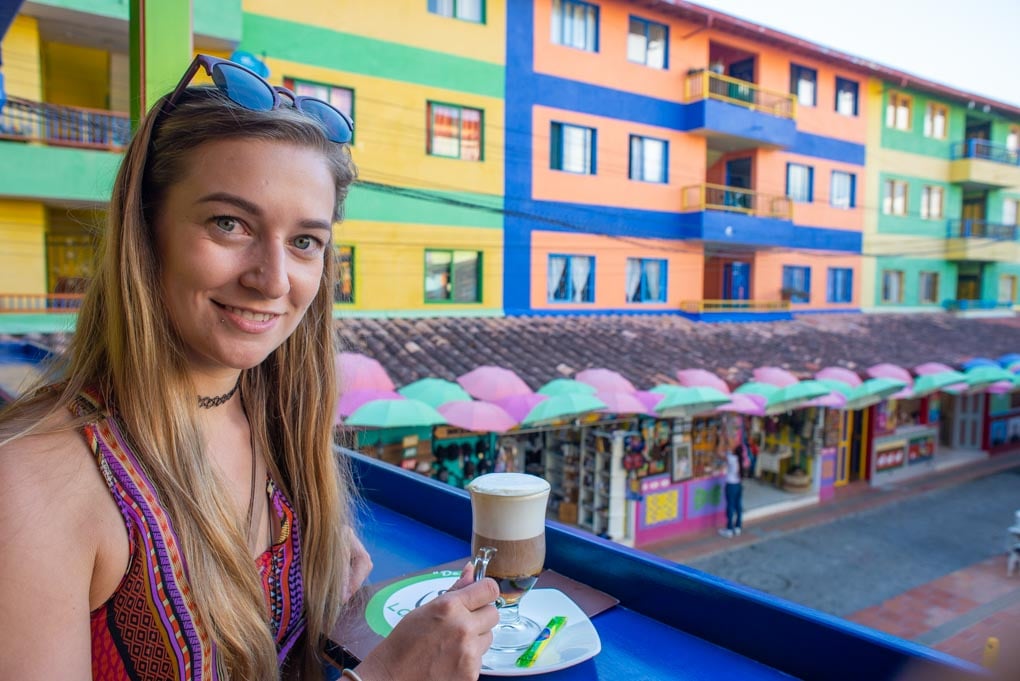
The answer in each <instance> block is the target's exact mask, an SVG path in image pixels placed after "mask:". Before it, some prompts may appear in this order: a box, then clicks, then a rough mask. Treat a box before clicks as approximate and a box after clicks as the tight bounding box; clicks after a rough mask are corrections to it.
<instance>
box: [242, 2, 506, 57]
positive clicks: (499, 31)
mask: <svg viewBox="0 0 1020 681" xmlns="http://www.w3.org/2000/svg"><path fill="white" fill-rule="evenodd" d="M243 8H244V11H245V12H251V13H254V14H262V15H265V16H269V17H275V18H277V19H284V20H286V21H293V22H297V23H301V24H309V25H312V26H319V27H321V28H326V29H329V30H332V31H340V32H343V33H351V34H354V35H359V36H363V37H366V38H375V39H377V40H385V41H387V42H392V43H398V44H401V45H409V46H411V47H420V48H424V49H427V50H435V51H437V52H445V53H447V54H455V55H460V56H463V57H469V58H471V59H477V60H480V61H487V62H492V63H496V64H503V63H505V61H506V50H505V45H506V2H505V0H486V1H485V23H484V24H475V23H473V22H470V21H461V20H458V19H450V18H448V17H441V16H439V15H436V14H431V13H430V12H429V11H428V3H427V2H426V1H425V0H385V1H384V2H368V1H366V0H302V2H280V0H243ZM338 39H340V38H339V37H338Z"/></svg>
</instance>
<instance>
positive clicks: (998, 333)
mask: <svg viewBox="0 0 1020 681" xmlns="http://www.w3.org/2000/svg"><path fill="white" fill-rule="evenodd" d="M338 324H339V328H340V335H341V338H342V342H343V344H344V346H345V349H348V350H352V351H356V352H362V353H365V354H367V355H370V356H372V357H375V358H376V359H377V360H379V361H380V362H381V363H382V364H383V366H385V367H386V370H387V371H388V372H389V374H390V376H391V377H392V378H393V381H394V382H395V383H397V384H398V385H404V384H407V383H410V382H411V381H415V380H417V379H419V378H424V377H427V376H435V377H437V378H445V379H449V380H453V379H455V378H456V377H457V376H459V375H460V374H463V373H466V372H468V371H470V370H471V369H473V368H475V367H476V366H478V365H481V364H496V365H499V366H503V367H506V368H508V369H512V370H514V371H515V372H516V373H517V374H518V375H520V377H521V378H523V379H524V380H525V382H527V383H528V385H530V386H531V387H532V388H533V389H537V388H539V387H540V386H541V385H542V384H543V383H546V382H547V381H549V380H552V379H553V378H558V377H563V376H572V375H573V374H575V373H577V372H578V371H581V370H582V369H587V368H591V367H606V368H609V369H614V370H616V371H618V372H620V373H621V374H623V375H624V376H625V377H626V378H628V379H630V381H632V382H633V383H634V384H635V385H637V386H638V387H639V388H649V387H651V386H653V385H655V384H656V383H660V382H663V381H673V380H674V374H675V372H676V371H677V370H678V369H685V368H695V367H701V368H705V369H710V370H712V371H715V372H716V373H717V374H719V375H720V376H722V377H723V378H724V379H726V380H727V381H729V382H730V383H731V384H732V385H736V384H739V383H741V382H743V381H745V380H748V379H749V378H750V374H751V370H752V369H753V368H755V367H758V366H764V365H776V366H781V367H784V368H787V369H789V370H791V371H793V372H794V373H797V374H799V375H802V376H803V377H808V376H809V375H810V374H811V373H813V372H814V371H817V370H818V369H820V368H822V367H824V366H829V365H836V366H844V367H847V368H850V369H855V370H858V371H860V370H863V369H864V368H866V367H868V366H871V365H872V364H877V363H879V362H891V363H893V364H898V365H901V366H905V367H912V366H915V365H917V364H920V363H922V362H927V361H936V362H943V363H946V364H949V365H958V364H960V363H961V362H963V361H965V360H967V359H969V358H971V357H976V356H987V357H992V358H994V357H998V356H1000V355H1002V354H1005V353H1007V352H1020V320H1018V319H1016V318H1014V319H1007V320H981V319H965V318H960V317H955V316H952V315H949V314H939V313H934V314H909V315H908V314H902V315H901V314H874V315H848V314H842V315H840V314H833V315H805V316H802V317H799V318H797V319H795V320H794V321H785V322H762V323H719V324H704V323H697V322H692V321H689V320H687V319H684V318H682V317H678V316H675V315H641V316H623V315H605V316H588V315H585V316H538V317H482V318H461V317H458V318H453V317H442V318H426V319H407V318H404V319H363V318H347V319H343V320H341V321H339V322H338Z"/></svg>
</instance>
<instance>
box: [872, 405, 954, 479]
mask: <svg viewBox="0 0 1020 681" xmlns="http://www.w3.org/2000/svg"><path fill="white" fill-rule="evenodd" d="M939 405H940V402H939V398H938V397H931V396H928V397H922V398H912V399H911V398H906V399H888V400H885V401H883V402H880V403H878V404H876V405H874V406H873V407H872V408H871V410H872V414H871V419H870V422H871V424H872V439H871V466H870V479H871V483H872V484H873V485H880V484H885V483H887V482H890V481H892V480H898V479H903V478H906V477H914V476H916V475H920V474H923V473H928V472H931V471H932V470H934V466H935V452H936V449H937V446H938V439H939V413H940V406H939Z"/></svg>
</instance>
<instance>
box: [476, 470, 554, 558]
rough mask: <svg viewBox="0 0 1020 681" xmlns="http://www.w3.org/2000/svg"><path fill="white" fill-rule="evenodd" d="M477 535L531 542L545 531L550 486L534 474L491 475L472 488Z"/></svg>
mask: <svg viewBox="0 0 1020 681" xmlns="http://www.w3.org/2000/svg"><path fill="white" fill-rule="evenodd" d="M468 490H469V491H470V492H471V517H472V528H473V530H474V532H475V534H479V535H481V536H483V537H488V538H490V539H497V540H500V541H514V540H521V539H531V538H533V537H537V536H539V535H540V534H542V533H543V532H544V531H545V507H546V503H547V502H548V501H549V483H548V482H546V481H545V480H543V479H542V478H539V477H536V476H534V475H523V474H521V473H490V474H489V475H483V476H481V477H478V478H475V480H474V481H472V482H471V483H470V484H469V485H468Z"/></svg>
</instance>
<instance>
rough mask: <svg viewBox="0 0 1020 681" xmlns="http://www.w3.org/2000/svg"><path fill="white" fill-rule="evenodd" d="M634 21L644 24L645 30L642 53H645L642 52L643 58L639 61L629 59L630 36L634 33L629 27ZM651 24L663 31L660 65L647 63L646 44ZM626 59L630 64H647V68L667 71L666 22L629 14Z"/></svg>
mask: <svg viewBox="0 0 1020 681" xmlns="http://www.w3.org/2000/svg"><path fill="white" fill-rule="evenodd" d="M634 22H638V23H640V24H642V25H643V26H644V29H645V32H644V38H645V49H644V53H645V54H644V59H643V60H641V61H638V60H636V59H631V56H630V36H632V35H634V33H632V32H631V27H632V26H633V24H634ZM653 26H658V27H660V28H662V31H663V36H662V66H654V65H652V64H649V63H648V53H649V50H648V45H649V43H650V42H651V39H650V38H649V32H650V30H651V28H652V27H653ZM627 61H629V62H630V63H632V64H641V65H642V66H647V67H648V68H650V69H655V70H656V71H668V70H669V26H668V25H667V24H663V23H660V22H658V21H652V20H651V19H644V18H642V17H639V16H636V15H634V14H631V15H630V16H629V18H628V20H627Z"/></svg>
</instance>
